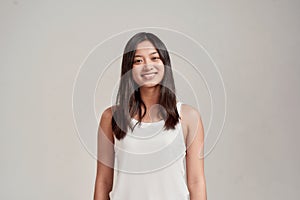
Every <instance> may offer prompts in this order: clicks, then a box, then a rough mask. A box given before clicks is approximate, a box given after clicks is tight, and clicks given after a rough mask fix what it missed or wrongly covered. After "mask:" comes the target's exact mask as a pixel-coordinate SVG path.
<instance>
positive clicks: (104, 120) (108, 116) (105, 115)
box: [98, 106, 115, 141]
mask: <svg viewBox="0 0 300 200" xmlns="http://www.w3.org/2000/svg"><path fill="white" fill-rule="evenodd" d="M114 108H115V106H110V107H107V108H105V110H104V111H103V112H102V115H101V119H100V122H99V130H98V132H99V133H101V132H102V133H104V134H105V135H106V136H107V137H108V138H109V139H110V140H111V141H113V131H112V127H111V121H112V116H113V112H114Z"/></svg>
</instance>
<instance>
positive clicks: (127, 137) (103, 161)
mask: <svg viewBox="0 0 300 200" xmlns="http://www.w3.org/2000/svg"><path fill="white" fill-rule="evenodd" d="M176 100H177V99H176V95H175V84H174V78H173V73H172V68H171V61H170V57H169V53H168V51H167V48H166V46H165V45H164V43H163V42H162V41H161V40H160V39H159V38H158V37H157V36H156V35H154V34H152V33H146V32H140V33H137V34H135V35H134V36H133V37H132V38H131V39H130V40H129V41H128V42H127V44H126V46H125V49H124V54H123V59H122V70H121V81H120V85H119V90H118V95H117V101H116V105H115V106H112V107H109V108H107V109H106V110H105V111H104V112H103V114H102V116H101V120H100V124H99V131H98V162H97V176H96V181H95V192H94V200H107V199H110V200H177V199H178V200H186V199H190V200H206V181H205V175H204V158H203V148H204V141H203V138H204V131H203V125H202V121H201V117H200V114H199V112H198V111H197V110H196V109H194V108H193V107H191V106H189V105H187V104H182V103H181V102H177V101H176ZM154 133H155V134H154ZM183 148H184V149H183ZM182 149H183V151H182ZM182 153H183V154H182ZM115 161H116V162H115ZM114 168H116V169H117V176H116V183H115V184H113V180H114Z"/></svg>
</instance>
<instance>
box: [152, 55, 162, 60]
mask: <svg viewBox="0 0 300 200" xmlns="http://www.w3.org/2000/svg"><path fill="white" fill-rule="evenodd" d="M152 59H153V60H159V59H160V58H159V57H158V56H155V57H153V58H152Z"/></svg>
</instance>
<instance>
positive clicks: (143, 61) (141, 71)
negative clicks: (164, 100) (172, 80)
mask: <svg viewBox="0 0 300 200" xmlns="http://www.w3.org/2000/svg"><path fill="white" fill-rule="evenodd" d="M132 76H133V80H134V81H135V82H136V83H137V84H138V85H139V86H140V87H153V86H156V85H157V84H159V83H160V82H161V81H162V79H163V77H164V64H163V62H162V60H161V59H160V56H159V53H158V52H157V50H156V49H155V47H154V46H153V44H152V43H151V42H150V41H148V40H145V41H143V42H141V43H139V44H138V45H137V48H136V52H135V56H134V60H133V66H132Z"/></svg>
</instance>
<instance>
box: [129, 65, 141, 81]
mask: <svg viewBox="0 0 300 200" xmlns="http://www.w3.org/2000/svg"><path fill="white" fill-rule="evenodd" d="M131 74H132V78H133V80H134V81H135V82H138V79H139V74H140V70H139V69H138V67H133V68H132V70H131Z"/></svg>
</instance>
